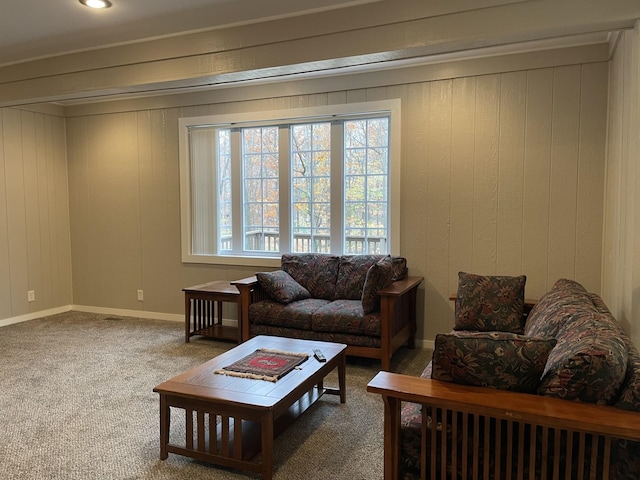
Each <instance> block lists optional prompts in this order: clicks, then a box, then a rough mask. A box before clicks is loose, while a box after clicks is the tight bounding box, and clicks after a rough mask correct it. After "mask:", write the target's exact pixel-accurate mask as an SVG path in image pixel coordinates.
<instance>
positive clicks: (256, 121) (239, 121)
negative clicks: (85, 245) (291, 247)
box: [178, 99, 401, 267]
mask: <svg viewBox="0 0 640 480" xmlns="http://www.w3.org/2000/svg"><path fill="white" fill-rule="evenodd" d="M360 115H362V116H372V115H388V116H389V172H388V175H389V225H388V228H389V230H388V231H389V253H390V254H392V255H398V254H399V251H400V171H401V152H400V149H401V100H400V99H390V100H380V101H373V102H361V103H349V104H339V105H327V106H319V107H309V108H292V109H286V110H270V111H258V112H248V113H232V114H223V115H206V116H198V117H183V118H179V119H178V130H179V132H178V134H179V135H178V137H179V138H178V139H179V162H180V224H181V253H182V262H183V263H196V264H214V265H216V264H217V265H247V266H260V267H277V266H279V265H280V257H279V256H278V257H273V256H262V255H237V254H233V255H227V254H220V253H216V254H194V253H193V252H192V245H193V244H192V240H193V238H192V235H193V231H192V224H193V222H192V218H193V217H192V215H193V212H192V191H191V155H190V148H191V146H190V142H189V130H190V129H191V128H194V127H217V128H237V127H251V126H267V125H269V124H272V125H281V124H283V123H296V122H301V123H304V122H313V121H323V120H327V119H330V118H333V119H337V118H339V117H345V118H354V117H357V116H360ZM216 148H217V145H216ZM337 148H343V146H338V147H337ZM232 168H233V167H232ZM289 181H290V180H289V179H288V180H287V184H289ZM335 181H339V182H344V172H341V175H340V176H339V178H337V179H336V178H332V179H331V183H332V185H333V182H335ZM285 190H286V189H285ZM236 195H237V193H234V197H233V198H234V204H235V201H236V198H237V196H236ZM282 200H283V199H282V197H281V199H280V201H281V204H282ZM289 203H290V199H289ZM341 203H342V205H340V206H339V207H340V208H344V201H342V202H341ZM287 208H290V205H289V206H288V207H287ZM216 222H217V220H216ZM343 227H344V225H340V228H343ZM282 253H285V252H280V254H278V255H281V254H282Z"/></svg>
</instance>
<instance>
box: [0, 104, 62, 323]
mask: <svg viewBox="0 0 640 480" xmlns="http://www.w3.org/2000/svg"><path fill="white" fill-rule="evenodd" d="M69 242H70V240H69V201H68V186H67V159H66V149H65V121H64V118H62V117H59V116H55V115H50V114H45V113H39V112H33V111H26V110H18V109H12V108H5V109H1V110H0V321H1V320H2V319H6V318H12V317H19V316H22V315H28V314H30V313H33V312H39V311H42V310H49V309H53V308H56V307H64V306H67V305H70V304H71V303H72V293H71V248H70V243H69ZM28 290H34V292H35V301H34V302H28V301H27V291H28Z"/></svg>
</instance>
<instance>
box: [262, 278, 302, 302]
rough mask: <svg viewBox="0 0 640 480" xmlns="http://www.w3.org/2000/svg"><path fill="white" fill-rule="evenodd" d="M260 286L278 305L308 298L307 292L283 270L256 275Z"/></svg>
mask: <svg viewBox="0 0 640 480" xmlns="http://www.w3.org/2000/svg"><path fill="white" fill-rule="evenodd" d="M256 277H257V278H258V282H259V283H260V286H261V287H262V288H263V289H264V290H265V291H266V292H267V294H268V295H269V296H270V297H271V298H272V299H274V300H275V301H276V302H280V303H291V302H294V301H296V300H302V299H304V298H310V297H311V294H310V293H309V290H307V289H306V288H304V287H303V286H302V285H300V284H299V283H298V282H296V281H295V280H294V279H293V278H292V277H291V275H289V274H288V273H287V272H285V271H283V270H276V271H275V272H258V273H256Z"/></svg>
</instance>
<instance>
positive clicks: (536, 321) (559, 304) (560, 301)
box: [524, 278, 597, 338]
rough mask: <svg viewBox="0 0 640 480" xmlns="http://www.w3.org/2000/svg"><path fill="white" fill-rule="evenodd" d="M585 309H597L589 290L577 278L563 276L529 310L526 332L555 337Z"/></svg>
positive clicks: (526, 333)
mask: <svg viewBox="0 0 640 480" xmlns="http://www.w3.org/2000/svg"><path fill="white" fill-rule="evenodd" d="M584 311H597V309H596V307H595V305H594V303H593V301H592V297H591V295H590V294H589V292H587V290H586V289H585V288H584V287H583V286H582V285H580V284H579V283H578V282H576V281H575V280H570V279H567V278H561V279H559V280H558V281H556V283H555V284H554V285H553V287H551V290H549V291H548V292H547V293H545V294H544V295H543V296H542V297H541V298H540V300H538V301H537V302H536V304H535V305H534V306H533V309H532V310H531V312H529V315H528V316H527V322H526V324H525V326H524V334H525V335H531V336H534V337H554V338H555V337H556V335H557V334H558V331H559V330H560V328H561V327H562V326H563V325H564V324H565V323H566V322H567V321H569V320H570V319H571V318H572V317H573V316H574V315H576V314H580V313H582V312H584Z"/></svg>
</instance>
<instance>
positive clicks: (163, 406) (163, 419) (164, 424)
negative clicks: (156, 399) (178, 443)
mask: <svg viewBox="0 0 640 480" xmlns="http://www.w3.org/2000/svg"><path fill="white" fill-rule="evenodd" d="M170 416H171V412H170V410H169V406H168V405H167V397H166V395H163V394H160V460H166V459H167V457H168V456H169V454H168V453H167V444H168V443H169V422H170Z"/></svg>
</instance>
